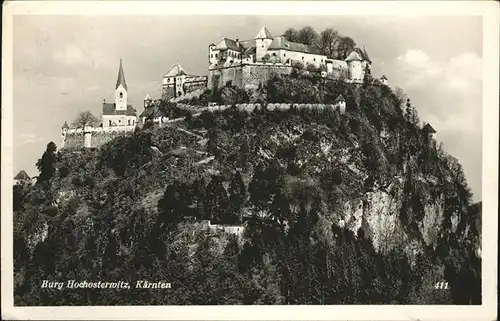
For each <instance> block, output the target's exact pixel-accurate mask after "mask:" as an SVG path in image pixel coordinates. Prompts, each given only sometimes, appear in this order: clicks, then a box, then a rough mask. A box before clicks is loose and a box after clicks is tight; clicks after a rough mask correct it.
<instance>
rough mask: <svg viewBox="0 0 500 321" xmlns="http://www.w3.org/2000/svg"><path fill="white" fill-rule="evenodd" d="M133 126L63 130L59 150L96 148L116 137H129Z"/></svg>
mask: <svg viewBox="0 0 500 321" xmlns="http://www.w3.org/2000/svg"><path fill="white" fill-rule="evenodd" d="M134 130H135V126H120V127H107V128H106V127H104V128H103V127H86V128H85V129H82V128H73V129H67V130H63V132H62V137H61V148H64V149H75V148H84V147H86V148H98V147H100V146H102V145H104V144H106V143H107V142H109V141H110V140H112V139H114V138H116V137H122V136H127V135H131V134H132V133H133V132H134Z"/></svg>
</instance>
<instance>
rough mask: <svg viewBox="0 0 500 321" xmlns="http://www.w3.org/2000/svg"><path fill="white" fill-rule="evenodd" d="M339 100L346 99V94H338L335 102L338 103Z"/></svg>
mask: <svg viewBox="0 0 500 321" xmlns="http://www.w3.org/2000/svg"><path fill="white" fill-rule="evenodd" d="M339 101H345V99H344V96H342V94H340V95H338V96H337V98H335V100H334V101H333V102H334V103H336V102H339Z"/></svg>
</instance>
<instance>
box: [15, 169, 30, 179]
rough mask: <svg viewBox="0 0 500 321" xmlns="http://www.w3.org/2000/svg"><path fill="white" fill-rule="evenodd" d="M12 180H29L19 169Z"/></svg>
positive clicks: (22, 170)
mask: <svg viewBox="0 0 500 321" xmlns="http://www.w3.org/2000/svg"><path fill="white" fill-rule="evenodd" d="M14 179H19V180H21V179H30V177H29V175H28V174H27V173H26V172H25V171H24V169H21V170H20V171H19V173H17V175H16V176H14Z"/></svg>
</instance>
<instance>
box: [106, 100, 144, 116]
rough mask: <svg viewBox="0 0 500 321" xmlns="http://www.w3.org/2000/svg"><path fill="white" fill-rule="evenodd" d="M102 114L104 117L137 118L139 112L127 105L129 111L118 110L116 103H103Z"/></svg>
mask: <svg viewBox="0 0 500 321" xmlns="http://www.w3.org/2000/svg"><path fill="white" fill-rule="evenodd" d="M102 114H103V115H127V116H137V111H136V110H135V109H134V107H132V105H127V110H116V104H115V103H103V104H102Z"/></svg>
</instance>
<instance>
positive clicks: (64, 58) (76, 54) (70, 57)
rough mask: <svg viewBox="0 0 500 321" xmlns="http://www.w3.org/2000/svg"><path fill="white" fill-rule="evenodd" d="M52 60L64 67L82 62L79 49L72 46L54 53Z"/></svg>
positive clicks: (82, 58) (82, 57) (82, 56)
mask: <svg viewBox="0 0 500 321" xmlns="http://www.w3.org/2000/svg"><path fill="white" fill-rule="evenodd" d="M53 58H54V60H55V61H56V62H59V63H62V64H65V65H76V64H79V63H81V62H83V61H84V55H83V53H82V51H81V49H80V48H78V47H77V46H76V45H74V44H70V45H66V47H64V49H63V50H58V51H55V52H54V54H53Z"/></svg>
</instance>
